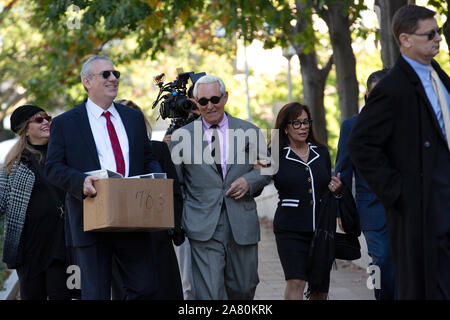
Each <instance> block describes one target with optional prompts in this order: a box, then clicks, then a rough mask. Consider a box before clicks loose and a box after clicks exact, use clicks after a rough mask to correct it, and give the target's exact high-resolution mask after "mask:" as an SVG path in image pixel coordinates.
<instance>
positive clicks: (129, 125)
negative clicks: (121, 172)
mask: <svg viewBox="0 0 450 320" xmlns="http://www.w3.org/2000/svg"><path fill="white" fill-rule="evenodd" d="M114 107H115V108H116V110H117V112H118V113H119V115H120V119H121V120H122V123H123V126H124V127H125V131H126V133H127V137H128V156H129V163H130V168H129V170H128V172H129V175H131V173H133V175H134V171H133V170H134V167H133V163H135V159H134V154H135V152H134V148H135V143H132V141H135V130H134V128H135V127H136V125H135V124H134V123H133V119H132V118H131V117H127V113H126V111H127V109H128V108H129V107H127V106H123V105H121V104H118V103H115V102H114Z"/></svg>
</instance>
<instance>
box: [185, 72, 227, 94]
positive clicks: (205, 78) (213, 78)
mask: <svg viewBox="0 0 450 320" xmlns="http://www.w3.org/2000/svg"><path fill="white" fill-rule="evenodd" d="M214 82H218V83H219V87H220V93H221V94H225V92H226V88H225V84H224V83H223V81H222V79H221V78H219V77H217V76H213V75H206V76H203V77H201V78H200V79H198V80H197V81H196V82H195V86H194V92H193V96H194V98H197V93H198V85H199V84H207V83H214Z"/></svg>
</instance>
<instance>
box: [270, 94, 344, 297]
mask: <svg viewBox="0 0 450 320" xmlns="http://www.w3.org/2000/svg"><path fill="white" fill-rule="evenodd" d="M275 128H276V129H279V134H280V141H279V142H280V144H279V146H280V153H279V154H280V162H279V170H278V172H277V173H276V174H275V175H274V176H273V180H274V185H275V188H276V189H277V190H278V195H279V202H278V207H277V211H276V213H275V218H274V222H273V223H274V232H275V238H276V243H277V249H278V254H279V257H280V260H281V264H282V266H283V271H284V274H285V279H286V290H285V299H287V300H288V299H289V300H290V299H299V300H301V299H303V292H304V289H305V285H306V282H307V281H308V275H307V272H306V263H307V257H308V250H309V248H310V246H311V241H312V238H313V232H314V230H315V227H316V212H317V210H318V207H319V203H320V201H321V199H320V197H321V195H322V194H323V193H324V192H325V191H327V188H328V189H329V190H330V191H331V192H333V193H335V194H338V193H339V192H340V191H341V188H342V183H341V181H340V178H339V174H338V176H337V177H332V176H331V160H330V155H329V153H328V149H327V148H326V147H325V146H324V145H322V144H320V143H318V142H317V140H316V139H315V138H314V132H313V130H312V119H311V113H310V111H309V109H308V107H307V106H305V105H302V104H300V103H297V102H293V103H289V104H287V105H285V106H284V107H283V108H282V109H281V110H280V112H279V114H278V117H277V120H276V125H275ZM326 291H328V288H327V290H326ZM327 295H328V292H321V293H320V294H314V295H312V296H311V298H312V299H326V298H327Z"/></svg>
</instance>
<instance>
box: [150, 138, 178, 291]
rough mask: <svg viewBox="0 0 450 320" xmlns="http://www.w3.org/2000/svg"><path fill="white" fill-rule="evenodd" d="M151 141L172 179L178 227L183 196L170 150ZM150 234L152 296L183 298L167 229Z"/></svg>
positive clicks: (159, 159) (164, 169) (156, 155)
mask: <svg viewBox="0 0 450 320" xmlns="http://www.w3.org/2000/svg"><path fill="white" fill-rule="evenodd" d="M151 143H152V150H153V154H154V155H155V157H156V160H157V161H158V162H159V164H160V165H161V168H162V171H163V172H165V173H167V178H169V179H173V180H174V181H173V199H174V218H175V226H178V227H179V226H181V215H182V212H183V198H182V195H181V189H180V185H179V183H178V178H177V174H176V171H175V167H174V165H173V162H172V159H171V157H170V151H169V148H168V147H167V144H165V143H164V142H161V141H154V140H152V141H151ZM151 235H152V245H153V252H154V254H155V260H156V272H157V274H158V284H159V287H158V290H157V292H156V294H155V296H154V297H153V298H154V299H156V300H183V288H182V284H181V275H180V270H179V268H178V260H177V257H176V255H175V251H174V248H173V245H172V239H171V237H170V236H169V234H168V232H167V230H163V231H156V232H152V233H151Z"/></svg>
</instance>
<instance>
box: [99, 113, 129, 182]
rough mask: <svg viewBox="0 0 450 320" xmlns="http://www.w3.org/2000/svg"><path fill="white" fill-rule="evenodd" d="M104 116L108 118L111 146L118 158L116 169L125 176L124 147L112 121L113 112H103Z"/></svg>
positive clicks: (107, 124)
mask: <svg viewBox="0 0 450 320" xmlns="http://www.w3.org/2000/svg"><path fill="white" fill-rule="evenodd" d="M102 116H104V117H105V118H106V127H107V128H108V134H109V140H111V146H112V148H113V152H114V158H115V159H116V171H117V172H118V173H120V174H121V175H123V176H125V161H124V160H123V154H122V149H121V148H120V143H119V138H118V137H117V133H116V130H115V129H114V125H113V123H112V122H111V118H110V116H111V113H110V112H109V111H106V112H103V114H102Z"/></svg>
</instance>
